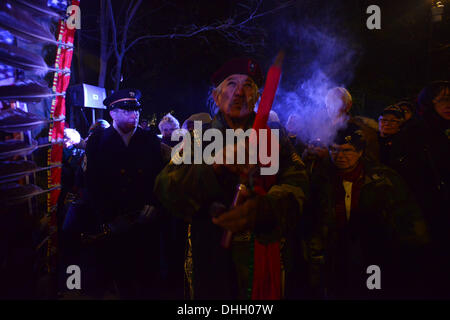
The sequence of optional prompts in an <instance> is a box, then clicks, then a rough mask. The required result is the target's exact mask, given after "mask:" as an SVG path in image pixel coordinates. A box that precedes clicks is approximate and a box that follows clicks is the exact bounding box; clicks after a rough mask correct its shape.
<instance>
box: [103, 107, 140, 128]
mask: <svg viewBox="0 0 450 320" xmlns="http://www.w3.org/2000/svg"><path fill="white" fill-rule="evenodd" d="M109 114H110V116H111V118H112V119H113V120H114V122H115V123H116V125H117V126H118V127H119V128H120V130H121V131H122V132H123V133H128V132H130V131H132V130H134V129H135V128H136V127H137V125H138V123H139V114H140V113H139V110H124V109H113V110H111V111H110V113H109Z"/></svg>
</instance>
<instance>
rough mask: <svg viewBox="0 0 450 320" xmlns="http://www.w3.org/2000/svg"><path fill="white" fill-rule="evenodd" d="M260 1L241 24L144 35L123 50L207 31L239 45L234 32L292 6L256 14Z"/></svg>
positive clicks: (290, 2)
mask: <svg viewBox="0 0 450 320" xmlns="http://www.w3.org/2000/svg"><path fill="white" fill-rule="evenodd" d="M261 3H262V0H258V1H257V5H256V7H255V9H253V10H252V11H251V13H250V15H249V16H248V17H247V18H246V19H244V20H242V21H241V22H238V23H234V21H233V19H231V18H230V19H227V20H225V21H219V22H217V23H214V24H210V25H206V26H201V27H199V26H196V25H195V24H193V25H192V26H191V28H188V30H191V31H187V32H185V33H172V34H160V35H145V36H141V37H138V38H136V39H135V40H133V41H132V42H131V43H130V44H129V45H128V46H127V47H126V48H125V52H127V51H128V50H130V49H131V48H132V47H133V46H134V45H136V44H137V43H138V42H140V41H142V40H154V39H180V38H190V37H194V36H196V35H198V34H200V33H205V32H208V31H217V32H220V33H221V34H222V35H223V36H224V37H226V38H229V39H234V41H236V43H238V44H239V43H240V42H239V41H242V39H239V38H238V35H237V34H236V32H239V31H241V32H242V30H243V27H246V28H249V27H248V26H246V25H247V24H248V23H249V22H250V21H252V20H255V19H257V18H260V17H263V16H266V15H268V14H270V13H273V12H276V11H278V10H281V9H284V8H287V7H289V6H291V5H292V4H293V2H292V1H289V2H286V3H283V4H282V5H280V6H278V7H276V8H274V9H272V10H268V11H265V12H262V13H259V14H257V12H258V10H259V8H260V6H261ZM241 45H243V46H247V45H248V44H246V43H242V44H241Z"/></svg>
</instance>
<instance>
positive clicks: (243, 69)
mask: <svg viewBox="0 0 450 320" xmlns="http://www.w3.org/2000/svg"><path fill="white" fill-rule="evenodd" d="M232 74H246V75H248V76H249V77H251V78H252V79H253V81H254V82H255V83H256V85H257V86H258V88H261V87H262V85H263V81H264V77H263V74H262V71H261V68H260V66H259V64H258V63H257V62H256V61H255V60H253V59H251V58H237V59H233V60H230V61H228V62H227V63H225V64H224V65H223V66H222V67H221V68H220V69H219V70H217V71H216V72H215V73H214V74H213V75H212V77H211V82H212V83H213V84H214V86H215V87H217V86H218V85H219V84H220V83H221V82H222V81H223V80H225V79H226V78H227V77H229V76H231V75H232Z"/></svg>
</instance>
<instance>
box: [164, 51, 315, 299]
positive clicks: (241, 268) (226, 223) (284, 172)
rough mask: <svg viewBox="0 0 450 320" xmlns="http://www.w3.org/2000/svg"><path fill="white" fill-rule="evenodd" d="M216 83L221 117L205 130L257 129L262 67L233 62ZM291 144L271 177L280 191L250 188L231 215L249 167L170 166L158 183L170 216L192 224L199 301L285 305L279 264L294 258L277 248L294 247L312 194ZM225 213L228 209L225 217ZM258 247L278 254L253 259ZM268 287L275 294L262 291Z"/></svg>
mask: <svg viewBox="0 0 450 320" xmlns="http://www.w3.org/2000/svg"><path fill="white" fill-rule="evenodd" d="M212 82H213V84H214V87H215V89H214V90H213V93H212V95H213V99H214V102H215V104H216V106H217V107H218V110H219V111H218V112H217V114H216V115H215V117H214V119H213V120H212V122H211V123H210V124H208V125H204V126H203V128H204V129H208V128H213V129H216V130H217V131H220V132H222V134H224V132H225V130H227V129H234V130H236V129H242V130H247V129H249V128H251V127H252V125H253V122H254V120H255V116H256V114H255V112H254V107H255V104H256V103H257V101H258V99H259V88H260V87H261V86H262V84H263V75H262V72H261V69H260V67H259V65H258V64H257V63H256V62H255V61H254V60H253V59H248V58H240V59H234V60H231V61H229V62H228V63H226V64H225V65H223V66H222V67H221V68H220V69H219V70H218V71H217V72H216V73H215V74H214V75H213V77H212ZM194 131H195V130H194ZM194 135H195V134H194ZM194 139H195V138H194ZM286 139H287V137H286ZM285 142H286V141H283V140H281V141H280V148H279V150H277V151H279V153H280V157H279V159H280V166H279V171H278V173H277V174H276V175H274V176H272V177H273V178H275V179H276V182H275V184H274V185H272V187H271V188H270V189H269V191H268V192H267V194H265V195H257V194H256V193H254V192H253V190H251V189H252V188H253V184H251V185H250V186H249V194H248V198H246V199H245V201H243V203H242V204H240V205H237V206H236V207H234V208H232V209H228V208H230V204H231V203H232V200H233V197H234V195H235V191H236V186H237V185H238V184H239V182H240V176H244V175H247V176H248V175H249V174H248V172H247V171H248V165H247V164H237V165H224V164H219V163H214V164H211V165H208V164H205V163H203V164H193V165H189V164H181V165H176V164H175V163H173V162H172V161H171V163H169V165H167V166H166V167H165V168H164V170H163V171H162V172H161V174H160V175H159V176H158V178H157V182H156V185H155V191H156V193H157V195H158V198H159V200H160V201H161V202H162V204H163V205H164V207H165V208H166V209H167V210H168V211H169V212H171V213H173V214H175V215H178V216H180V217H181V218H183V219H184V220H185V221H187V222H189V223H190V224H191V230H190V238H189V243H190V244H191V251H190V252H192V266H193V268H192V269H190V268H186V269H187V273H188V274H190V272H191V271H192V272H193V277H191V278H189V277H188V280H193V298H194V299H237V298H239V299H249V298H252V297H253V298H254V297H255V296H256V297H259V298H260V297H262V296H263V297H265V298H266V299H267V298H269V297H271V298H274V299H279V298H280V295H281V294H282V291H283V290H282V289H283V288H282V284H283V277H282V271H281V270H280V268H281V266H280V261H283V263H285V264H284V266H283V267H285V268H286V269H288V266H287V265H288V263H287V261H289V259H287V256H285V253H286V252H285V250H284V249H285V248H287V247H288V246H287V245H285V246H284V247H283V248H284V249H283V253H281V252H280V251H279V250H281V249H279V248H280V247H279V246H278V245H279V244H280V242H283V244H285V243H289V241H286V242H285V240H286V239H287V238H288V237H289V236H290V235H291V234H292V232H293V230H294V228H295V226H296V225H297V224H298V223H299V218H300V215H301V213H302V205H303V202H304V200H305V197H306V194H307V175H306V172H305V168H304V165H303V163H302V161H301V160H300V158H299V157H298V156H295V153H294V152H293V150H292V146H291V145H290V144H289V142H288V143H287V144H286V143H285ZM254 178H255V179H261V176H260V175H255V177H254ZM219 208H223V209H224V210H222V212H223V211H224V212H223V213H222V214H220V209H219ZM225 231H231V232H233V236H232V240H231V245H230V247H229V249H227V248H224V247H223V246H221V239H222V236H223V234H224V232H225ZM259 246H264V248H267V247H269V246H271V248H275V247H276V248H278V249H277V250H278V251H276V250H274V251H276V252H277V253H274V254H273V255H272V256H270V257H268V256H265V257H262V256H260V255H257V254H255V255H253V250H255V252H257V249H254V248H259ZM274 251H271V252H274ZM280 254H281V257H280ZM187 262H189V260H188V259H187ZM187 265H188V266H189V265H190V264H189V263H187ZM289 266H291V265H290V264H289ZM266 267H267V268H266ZM280 284H281V288H280ZM272 285H273V286H272ZM268 287H270V288H271V289H267V290H264V289H263V290H261V288H268ZM261 291H264V292H261ZM191 298H192V297H191ZM260 299H261V298H260Z"/></svg>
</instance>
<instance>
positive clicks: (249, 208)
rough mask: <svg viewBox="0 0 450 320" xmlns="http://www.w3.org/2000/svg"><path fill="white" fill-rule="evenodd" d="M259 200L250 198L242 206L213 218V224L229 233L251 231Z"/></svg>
mask: <svg viewBox="0 0 450 320" xmlns="http://www.w3.org/2000/svg"><path fill="white" fill-rule="evenodd" d="M258 200H259V198H258V197H255V198H251V199H249V200H247V201H246V202H244V203H243V204H242V205H240V206H237V207H236V208H233V209H231V210H230V211H228V212H225V213H223V214H221V215H220V216H219V217H217V218H213V219H212V221H213V223H215V224H217V225H218V226H221V227H222V228H224V229H226V230H229V231H231V232H241V231H248V230H253V229H254V227H255V220H256V215H257V213H258V207H259V203H258Z"/></svg>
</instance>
